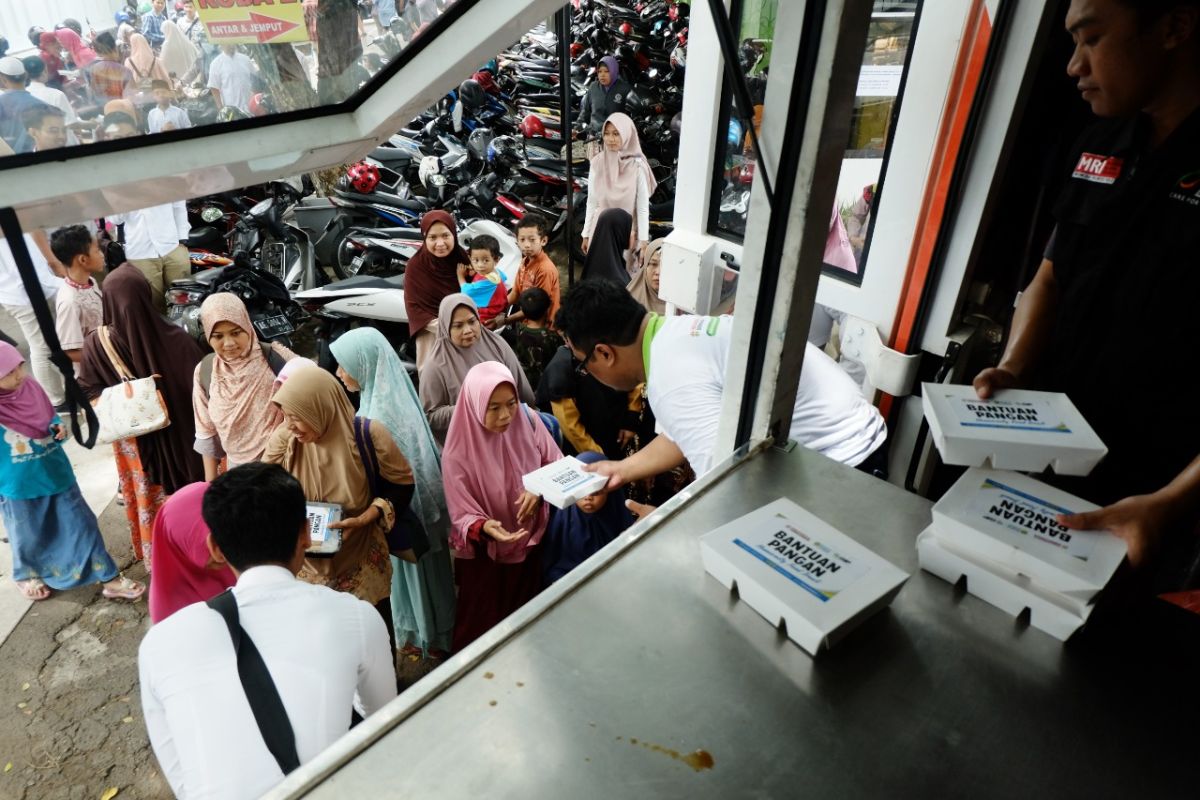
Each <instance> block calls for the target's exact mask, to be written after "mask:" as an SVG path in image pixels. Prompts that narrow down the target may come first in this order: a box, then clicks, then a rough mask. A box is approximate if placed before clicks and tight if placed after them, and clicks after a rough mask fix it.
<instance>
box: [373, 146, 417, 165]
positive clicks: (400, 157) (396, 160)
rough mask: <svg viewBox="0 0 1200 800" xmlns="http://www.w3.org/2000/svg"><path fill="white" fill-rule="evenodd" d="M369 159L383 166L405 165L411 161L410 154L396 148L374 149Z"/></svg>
mask: <svg viewBox="0 0 1200 800" xmlns="http://www.w3.org/2000/svg"><path fill="white" fill-rule="evenodd" d="M371 158H373V159H375V160H376V161H381V162H384V163H385V164H402V163H403V164H407V163H408V162H410V161H412V160H413V157H412V153H410V152H409V151H407V150H401V149H400V148H398V147H376V148H375V149H374V150H372V151H371Z"/></svg>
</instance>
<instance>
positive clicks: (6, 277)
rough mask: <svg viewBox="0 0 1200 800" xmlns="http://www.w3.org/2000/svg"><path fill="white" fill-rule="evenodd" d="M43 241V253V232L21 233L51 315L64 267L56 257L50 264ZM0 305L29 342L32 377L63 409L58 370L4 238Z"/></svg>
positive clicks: (63, 394) (46, 241) (0, 245)
mask: <svg viewBox="0 0 1200 800" xmlns="http://www.w3.org/2000/svg"><path fill="white" fill-rule="evenodd" d="M43 243H44V244H45V248H46V252H49V250H50V242H49V239H47V238H46V236H45V233H44V232H43V231H37V232H36V233H33V234H28V233H27V234H25V248H26V249H27V250H28V251H29V258H30V260H31V261H32V262H33V269H34V271H35V272H36V273H37V277H38V283H39V284H41V289H42V294H43V296H44V297H45V298H46V302H47V303H48V304H49V306H50V314H51V316H53V315H54V297H55V295H56V294H57V293H58V290H59V287H61V286H62V278H61V277H60V276H61V275H63V274H66V270H65V269H62V270H61V271H59V268H60V267H61V264H60V262H59V261H58V259H57V258H55V259H54V265H53V266H52V265H51V264H50V262H49V261H48V260H47V259H46V256H45V255H44V254H43V250H42V244H43ZM51 257H53V253H51ZM0 306H3V307H4V310H5V311H7V312H8V313H9V315H10V316H12V318H13V319H15V320H16V321H17V324H18V325H20V326H21V333H22V334H23V335H24V336H25V342H26V344H28V345H29V363H30V368H31V369H32V370H33V377H35V378H37V382H38V383H40V384H41V385H42V388H43V389H45V390H46V394H47V395H49V397H50V402H51V403H53V404H54V405H55V407H56V408H60V409H61V408H63V407H64V406H63V403H64V402H65V400H66V390H65V388H64V383H63V376H62V373H61V372H59V371H58V367H56V366H54V364H53V363H51V361H50V346H49V345H48V344H46V339H45V337H44V336H42V329H41V328H40V327H39V326H38V321H37V316H35V315H34V313H33V306H32V304H30V302H29V295H27V294H26V293H25V286H24V284H22V283H21V273H20V272H18V271H17V262H16V260H15V259H14V258H13V254H12V250H10V249H9V247H8V241H7V240H6V239H0Z"/></svg>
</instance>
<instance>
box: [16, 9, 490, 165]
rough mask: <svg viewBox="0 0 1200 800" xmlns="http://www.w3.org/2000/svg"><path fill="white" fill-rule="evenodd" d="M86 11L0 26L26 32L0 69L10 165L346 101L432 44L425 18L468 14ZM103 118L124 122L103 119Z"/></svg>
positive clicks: (21, 16)
mask: <svg viewBox="0 0 1200 800" xmlns="http://www.w3.org/2000/svg"><path fill="white" fill-rule="evenodd" d="M95 5H96V3H95V1H94V0H71V2H67V3H59V4H58V5H57V6H56V8H58V9H61V8H63V7H66V8H69V9H74V10H75V11H76V12H77V13H75V14H74V16H67V17H64V18H62V19H51V18H43V14H44V13H45V9H44V8H43V7H42V4H35V3H26V4H24V5H22V6H21V7H19V8H15V9H9V10H6V11H5V12H4V14H3V16H4V20H5V23H6V25H17V26H18V27H19V29H21V30H28V40H27V41H26V39H25V37H24V36H23V37H22V39H21V40H20V41H13V42H10V48H9V52H8V55H9V56H12V57H14V58H15V60H6V61H5V63H4V66H3V67H0V81H3V82H4V86H3V87H0V88H3V89H5V90H8V91H6V92H5V95H4V96H3V98H0V139H3V142H4V144H5V145H7V147H8V148H10V149H12V150H13V151H14V152H15V153H18V154H19V153H32V152H42V151H46V150H52V149H57V148H60V147H71V146H78V145H88V144H92V143H95V142H101V141H105V140H106V139H113V138H126V137H129V136H136V135H141V134H150V135H164V134H169V133H170V132H172V131H176V130H180V129H183V128H198V127H201V126H208V125H221V124H228V123H230V122H235V121H237V120H244V119H250V118H254V117H267V116H271V115H275V114H284V113H288V112H302V113H303V112H310V113H311V112H313V111H315V110H319V109H321V108H324V107H328V106H333V105H336V104H339V103H343V102H346V101H350V100H352V99H353V98H355V96H356V95H358V94H359V93H360V90H365V91H370V89H371V88H372V84H373V83H375V82H376V81H378V80H382V78H383V77H384V76H380V77H379V78H376V76H378V75H379V73H380V72H383V71H384V70H385V69H386V68H387V66H388V65H389V63H391V62H393V61H395V60H396V57H397V56H399V55H400V54H401V53H402V52H404V51H405V50H406V49H407V48H409V47H410V46H411V45H413V44H414V43H415V42H419V41H423V40H426V39H432V38H434V37H435V36H436V33H437V31H438V29H439V28H440V27H441V26H440V25H438V24H437V23H438V21H439V17H442V16H443V15H444V14H445V13H446V12H447V11H449V10H451V9H453V8H454V7H455V6H463V7H465V6H468V5H470V3H469V2H459V0H376V2H374V3H373V4H369V5H370V10H369V11H367V8H368V5H365V4H360V3H358V2H357V0H301V2H296V3H275V4H270V5H243V4H241V3H230V2H229V1H228V0H182V2H180V3H178V6H179V8H180V10H179V11H178V12H177V11H176V5H177V3H176V2H175V0H170V1H169V2H168V0H153V2H151V3H145V4H144V7H148V8H147V10H145V11H143V12H142V13H140V14H138V13H136V12H134V11H132V10H131V9H130V8H129V7H128V6H126V5H124V4H122V5H121V6H120V7H119V9H118V10H117V11H116V12H115V13H111V12H109V13H106V14H105V15H104V16H100V15H98V14H97V13H95V12H96V9H95V8H94V6H95ZM107 5H109V6H110V7H111V6H114V5H116V3H108V4H107ZM39 9H40V11H39ZM446 21H448V20H446ZM446 21H443V22H446ZM23 83H24V84H27V85H28V88H27V89H24V88H23V87H22V85H21V84H23ZM23 91H24V92H28V94H29V95H30V96H31V97H27V96H26V95H24V94H22V92H23ZM37 100H40V101H42V102H43V103H47V104H49V105H51V106H52V107H56V108H58V109H60V110H61V111H62V112H63V116H62V117H59V116H58V115H55V114H53V113H51V114H50V115H48V116H47V117H46V119H45V124H44V125H37V126H35V127H34V128H33V129H30V127H29V125H27V122H37V120H34V119H33V117H30V118H29V119H28V120H27V119H26V115H27V113H28V112H29V111H30V110H31V109H34V108H41V106H40V105H39V104H38V103H37V102H36V101H37ZM117 113H121V114H124V116H116V117H111V119H110V116H111V115H112V114H117ZM33 116H36V115H33ZM114 120H115V122H114ZM120 123H125V124H120ZM130 123H131V124H130ZM0 151H2V152H3V153H4V154H5V155H7V153H8V150H7V149H4V148H3V147H2V146H0Z"/></svg>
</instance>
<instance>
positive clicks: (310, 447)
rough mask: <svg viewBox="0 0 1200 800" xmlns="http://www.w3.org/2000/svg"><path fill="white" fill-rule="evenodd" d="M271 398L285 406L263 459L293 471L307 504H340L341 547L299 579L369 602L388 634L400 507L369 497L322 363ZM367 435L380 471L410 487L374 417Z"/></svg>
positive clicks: (349, 419)
mask: <svg viewBox="0 0 1200 800" xmlns="http://www.w3.org/2000/svg"><path fill="white" fill-rule="evenodd" d="M275 403H276V404H277V405H278V406H279V408H280V409H281V410H282V411H283V424H282V425H280V426H279V427H278V428H276V429H275V432H274V433H273V434H272V435H271V438H270V440H269V441H268V442H267V450H266V453H265V454H264V455H263V461H265V462H267V463H268V464H280V465H281V466H283V468H284V469H286V470H287V471H288V472H290V473H292V475H294V476H295V477H296V479H297V480H298V481H300V485H301V486H303V487H304V496H305V497H306V498H308V500H309V501H310V502H314V503H333V504H336V505H340V506H341V507H342V521H341V522H340V523H337V526H338V527H340V528H341V529H342V549H341V551H340V552H338V553H337V554H335V555H333V556H331V557H322V558H317V557H313V558H309V559H308V560H306V561H305V562H304V568H303V569H302V570H301V571H300V576H299V577H300V579H301V580H303V581H307V582H309V583H315V584H320V585H323V586H328V587H330V588H332V589H336V590H338V591H340V592H349V593H350V594H352V595H354V596H355V597H357V598H359V599H360V600H365V601H367V602H368V603H370V604H371V605H373V606H375V607H376V608H377V609H378V610H379V613H380V614H381V615H382V616H383V617H384V620H385V621H386V622H387V627H388V631H389V632H392V609H391V600H390V598H391V591H392V564H391V560H390V559H389V558H388V543H387V539H386V534H387V531H390V530H391V529H392V526H393V525H394V524H395V521H396V514H397V513H403V511H404V509H403V508H394V507H393V506H392V503H391V502H390V501H389V500H386V499H384V498H381V497H373V496H372V495H371V488H370V481H369V479H368V477H367V472H366V468H365V467H364V466H363V458H362V455H361V454H360V453H359V450H358V446H357V445H356V444H355V441H354V408H353V406H351V405H350V401H349V399H347V397H346V393H345V392H344V391H343V390H342V386H341V384H340V383H338V381H337V379H336V378H334V377H333V376H332V375H330V374H329V373H328V372H326V371H325V370H323V369H301V370H297V371H296V372H295V374H293V375H292V376H291V377H290V378H289V379H288V380H287V382H286V383H284V384H283V386H282V387H281V388H280V389H279V391H278V392H277V393H276V394H275ZM370 437H371V441H372V442H373V443H374V445H375V453H376V455H377V457H378V460H379V473H380V477H381V478H383V480H385V481H387V482H389V483H391V484H395V485H399V486H406V487H411V486H412V483H413V477H412V469H411V468H410V467H409V464H408V461H407V460H406V459H405V458H404V454H403V453H401V452H400V448H399V447H398V446H397V445H396V442H395V441H394V440H393V439H392V435H391V434H390V433H389V432H388V430H387V428H386V427H384V426H383V425H382V424H379V423H378V422H375V423H373V424H372V425H371V426H370ZM409 495H410V496H411V492H410V493H409Z"/></svg>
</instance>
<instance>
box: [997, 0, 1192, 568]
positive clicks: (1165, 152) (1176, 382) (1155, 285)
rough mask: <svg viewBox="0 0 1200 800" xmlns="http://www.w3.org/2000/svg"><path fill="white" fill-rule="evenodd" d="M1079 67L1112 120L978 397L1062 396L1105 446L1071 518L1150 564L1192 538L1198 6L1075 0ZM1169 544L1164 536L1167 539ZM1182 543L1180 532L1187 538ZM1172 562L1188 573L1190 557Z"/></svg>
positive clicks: (1099, 127)
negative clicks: (1015, 391)
mask: <svg viewBox="0 0 1200 800" xmlns="http://www.w3.org/2000/svg"><path fill="white" fill-rule="evenodd" d="M1066 28H1067V31H1068V32H1069V33H1070V35H1071V37H1072V39H1073V41H1074V43H1075V50H1074V53H1073V54H1072V56H1071V60H1070V62H1069V63H1068V65H1067V73H1068V74H1069V75H1070V76H1071V77H1073V78H1075V79H1076V80H1077V82H1078V87H1079V91H1080V93H1081V94H1082V96H1083V99H1084V101H1086V102H1087V103H1089V104H1090V105H1091V108H1092V112H1093V113H1094V114H1096V115H1097V116H1098V117H1101V118H1102V119H1101V121H1100V122H1099V123H1098V124H1096V125H1095V126H1094V127H1092V128H1090V129H1089V130H1087V131H1086V132H1085V133H1084V134H1083V136H1082V137H1080V140H1079V141H1078V143H1077V144H1076V146H1075V150H1074V151H1073V157H1072V163H1071V172H1070V173H1069V174H1068V176H1067V178H1066V182H1065V185H1064V189H1063V192H1062V194H1061V195H1060V197H1059V200H1058V203H1057V204H1056V206H1055V209H1054V214H1055V218H1056V222H1057V225H1056V227H1055V230H1054V234H1053V235H1052V237H1051V241H1050V244H1049V246H1048V247H1047V249H1046V253H1045V258H1044V260H1043V261H1042V264H1041V267H1040V268H1039V269H1038V272H1037V275H1036V276H1035V277H1034V279H1033V281H1032V282H1031V283H1030V285H1029V287H1028V288H1027V289H1026V290H1025V292H1024V293H1023V294H1022V295H1021V301H1020V303H1019V305H1018V307H1017V311H1016V314H1015V316H1014V318H1013V325H1012V333H1011V335H1010V338H1009V341H1008V346H1007V349H1006V351H1005V353H1004V357H1003V358H1002V359H1001V361H1000V364H999V365H998V366H996V367H994V368H992V369H985V370H983V371H982V372H981V373H980V374H979V375H978V376H977V377H976V378H975V388H976V390H977V391H978V393H979V396H980V397H985V398H986V397H989V396H991V394H992V392H993V391H995V390H996V389H1000V388H1005V387H1015V386H1030V387H1032V388H1039V389H1048V390H1052V391H1061V392H1066V393H1067V394H1068V395H1069V396H1070V398H1071V400H1072V401H1073V402H1074V403H1075V404H1076V405H1077V406H1078V407H1079V409H1080V411H1082V412H1083V414H1084V416H1085V417H1086V418H1087V419H1088V421H1089V422H1090V423H1091V424H1092V425H1093V427H1094V428H1095V429H1096V431H1097V433H1098V434H1099V435H1100V437H1101V438H1102V439H1103V440H1104V442H1105V443H1106V444H1107V445H1108V447H1109V454H1108V456H1107V457H1106V458H1105V460H1104V461H1103V462H1101V464H1100V466H1099V467H1097V468H1096V470H1095V471H1093V473H1092V474H1091V475H1090V476H1089V477H1088V478H1087V479H1086V480H1085V481H1082V482H1080V483H1078V484H1071V485H1069V486H1066V488H1068V489H1070V490H1071V491H1074V492H1075V493H1076V494H1079V495H1081V496H1083V497H1084V498H1086V499H1089V500H1092V501H1093V502H1096V503H1099V504H1105V505H1104V507H1103V508H1101V509H1100V510H1099V511H1095V512H1092V513H1089V514H1076V515H1071V516H1067V517H1064V518H1063V520H1062V521H1063V523H1064V524H1066V525H1067V526H1068V527H1071V528H1076V529H1106V530H1110V531H1112V532H1113V533H1114V534H1116V535H1118V536H1120V537H1121V538H1123V539H1125V540H1126V542H1127V543H1128V546H1129V560H1130V562H1131V563H1132V564H1133V565H1134V566H1138V565H1140V564H1142V563H1145V562H1147V561H1149V560H1151V557H1152V556H1153V554H1154V552H1155V551H1156V550H1158V549H1159V546H1160V545H1163V544H1166V542H1164V541H1163V540H1164V539H1165V538H1171V539H1172V542H1171V546H1172V549H1175V548H1176V547H1177V546H1179V545H1183V546H1184V547H1188V546H1190V545H1194V544H1195V542H1188V541H1183V538H1184V537H1191V538H1193V539H1194V531H1195V528H1196V522H1197V507H1198V506H1200V502H1198V500H1200V458H1198V457H1197V456H1198V454H1200V421H1198V420H1197V419H1196V415H1195V411H1194V401H1193V399H1192V397H1190V395H1191V393H1192V387H1193V386H1194V385H1195V384H1196V380H1195V377H1194V376H1193V373H1192V365H1193V364H1194V363H1195V359H1196V352H1197V348H1200V323H1198V322H1197V320H1196V318H1195V316H1196V312H1197V301H1200V261H1198V257H1200V0H1072V2H1071V5H1070V8H1069V10H1068V11H1067V18H1066ZM1168 533H1170V534H1171V536H1170V537H1168V536H1167V534H1168ZM1176 533H1178V534H1179V538H1175V534H1176ZM1173 566H1175V567H1179V566H1183V565H1180V564H1175V565H1173Z"/></svg>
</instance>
